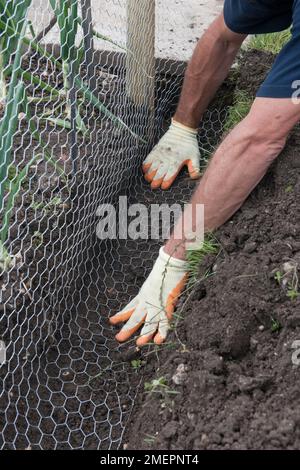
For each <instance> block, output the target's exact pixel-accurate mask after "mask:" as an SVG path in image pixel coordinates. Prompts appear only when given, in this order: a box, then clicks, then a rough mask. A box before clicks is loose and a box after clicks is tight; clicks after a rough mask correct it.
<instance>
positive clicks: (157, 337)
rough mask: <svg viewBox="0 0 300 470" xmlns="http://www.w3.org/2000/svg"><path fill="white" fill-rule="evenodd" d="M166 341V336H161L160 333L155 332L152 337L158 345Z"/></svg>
mask: <svg viewBox="0 0 300 470" xmlns="http://www.w3.org/2000/svg"><path fill="white" fill-rule="evenodd" d="M165 341H166V338H165V337H163V336H162V335H161V334H160V333H157V335H156V336H155V338H154V343H155V344H157V345H158V346H160V345H161V344H163V343H164V342H165Z"/></svg>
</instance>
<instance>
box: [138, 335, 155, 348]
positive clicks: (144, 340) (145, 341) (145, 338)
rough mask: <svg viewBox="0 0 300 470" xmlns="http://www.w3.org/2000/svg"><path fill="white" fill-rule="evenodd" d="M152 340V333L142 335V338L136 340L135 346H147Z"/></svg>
mask: <svg viewBox="0 0 300 470" xmlns="http://www.w3.org/2000/svg"><path fill="white" fill-rule="evenodd" d="M152 338H153V333H150V334H149V335H143V336H140V337H139V338H138V339H137V340H136V345H137V346H139V347H141V346H145V345H146V344H148V343H149V342H150V341H151V340H152Z"/></svg>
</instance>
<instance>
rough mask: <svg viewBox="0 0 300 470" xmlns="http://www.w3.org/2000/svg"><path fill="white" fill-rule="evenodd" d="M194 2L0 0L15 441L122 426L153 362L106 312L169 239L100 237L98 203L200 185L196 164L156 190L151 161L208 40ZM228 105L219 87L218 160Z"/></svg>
mask: <svg viewBox="0 0 300 470" xmlns="http://www.w3.org/2000/svg"><path fill="white" fill-rule="evenodd" d="M141 3H143V8H141ZM153 3H154V6H155V8H153ZM186 3H187V2H183V1H173V0H170V1H168V2H163V1H156V3H155V2H154V0H153V1H152V0H143V1H142V2H135V1H133V0H128V2H126V0H105V1H104V0H102V1H101V2H97V1H92V2H90V1H89V0H83V1H81V2H80V1H77V0H76V1H75V0H69V1H67V0H64V1H51V0H49V2H44V1H42V0H33V1H30V0H11V1H6V2H4V1H2V0H1V1H0V5H1V7H0V8H1V10H0V11H1V14H0V59H1V60H0V62H1V64H0V67H1V95H0V98H1V125H0V145H1V149H0V151H1V155H0V164H1V167H0V188H1V192H0V194H1V199H0V202H1V242H0V255H1V265H0V268H1V269H0V272H1V277H0V296H1V298H0V315H1V322H0V340H1V343H0V344H1V345H2V348H3V350H4V347H5V352H6V360H4V358H3V357H2V359H3V360H2V365H1V367H0V379H1V385H0V387H1V388H0V446H1V448H4V449H10V448H12V449H62V448H63V449H115V448H118V447H119V446H120V444H121V442H122V435H123V431H124V428H125V426H126V422H127V420H128V417H129V415H130V412H131V409H132V406H133V403H134V398H135V394H136V393H137V390H138V385H139V374H137V373H136V371H135V370H133V367H132V363H131V360H132V358H134V357H135V354H136V350H135V347H134V343H133V342H129V344H126V345H124V346H119V345H118V344H117V343H116V341H115V339H114V334H115V332H114V330H113V328H111V327H110V326H109V324H108V321H107V318H108V317H109V316H110V315H111V314H112V313H113V312H114V313H115V312H116V311H118V309H119V308H120V307H122V306H124V305H125V304H126V303H128V301H129V300H130V299H131V298H132V297H133V296H134V295H136V293H137V292H138V289H139V287H140V286H141V284H142V282H143V280H144V279H145V277H146V275H147V273H148V272H149V270H150V269H151V267H152V264H153V260H154V259H155V257H156V256H157V253H158V249H159V246H160V245H161V241H159V240H150V239H148V240H145V239H135V240H130V239H128V240H118V239H116V240H106V241H100V240H99V239H98V238H97V236H96V225H97V221H98V217H97V208H98V207H99V205H100V204H104V203H113V204H114V205H115V207H116V208H118V201H119V196H126V197H127V198H128V204H130V203H135V202H138V203H142V204H145V205H146V206H147V207H149V206H150V205H151V204H161V203H168V204H173V203H180V204H182V205H183V204H184V203H186V202H188V200H189V198H190V196H191V193H192V191H193V189H194V187H195V182H193V181H191V180H190V179H189V178H188V177H187V175H186V174H185V173H183V174H182V175H181V176H180V177H179V178H178V181H177V182H176V184H175V186H174V187H173V188H172V189H171V190H170V191H166V192H161V191H158V192H153V191H151V189H150V188H149V187H148V185H147V184H146V183H145V182H144V181H143V179H142V176H141V171H140V166H141V162H142V161H143V159H144V158H145V157H146V155H147V153H148V152H149V150H150V149H151V148H152V147H153V145H154V143H155V142H156V141H157V140H158V139H159V137H160V136H161V135H162V134H163V132H164V131H165V130H166V128H167V126H168V124H169V122H170V117H171V116H172V113H173V112H174V109H175V107H176V103H177V101H178V97H179V94H180V89H181V85H182V80H183V74H184V70H185V65H186V64H185V61H186V59H187V58H188V57H189V56H190V53H191V49H192V47H193V45H194V44H195V42H196V40H197V37H196V36H197V30H196V29H195V28H192V27H190V28H189V29H188V34H189V35H190V36H188V37H187V36H185V38H186V42H182V31H183V29H184V28H187V24H186V20H185V15H186V14H187V9H188V7H187V5H186ZM60 8H61V9H60ZM174 8H175V9H176V12H175V13H176V14H174ZM203 8H204V7H203ZM153 12H156V21H155V27H154V23H153V22H151V21H149V18H151V15H153ZM129 14H130V15H131V16H130V18H131V20H130V18H128V15H129ZM149 15H150V16H149ZM197 15H198V16H199V18H201V6H198V9H197ZM95 18H96V19H95ZM152 18H153V16H152ZM130 21H131V22H132V23H131V25H130ZM129 29H130V31H129ZM153 34H154V36H155V43H153ZM143 38H144V41H143V42H144V44H143V46H142V47H141V49H139V48H138V45H139V43H141V40H142V39H143ZM129 46H130V47H135V48H136V49H135V50H134V51H133V50H131V48H130V47H129ZM154 46H155V47H154ZM152 49H153V55H155V60H154V61H152V62H151V60H150V61H147V60H145V57H144V55H143V54H144V52H143V51H151V50H152ZM174 51H175V52H174ZM151 54H152V53H151ZM179 58H180V59H179ZM129 69H130V70H129ZM137 77H138V78H137ZM139 77H142V78H141V80H140V81H139ZM132 82H134V86H132ZM151 90H152V91H151ZM225 114H226V110H225V109H224V107H223V105H222V103H221V102H218V103H217V104H216V105H214V106H213V107H212V108H211V110H210V111H209V112H208V113H207V114H206V116H205V117H204V119H203V122H202V124H201V127H200V131H199V143H200V146H201V148H202V154H203V159H204V160H205V158H206V157H207V155H208V154H210V153H211V151H212V149H213V148H214V146H215V144H216V143H217V141H218V139H219V137H220V135H221V133H222V122H223V121H224V117H225Z"/></svg>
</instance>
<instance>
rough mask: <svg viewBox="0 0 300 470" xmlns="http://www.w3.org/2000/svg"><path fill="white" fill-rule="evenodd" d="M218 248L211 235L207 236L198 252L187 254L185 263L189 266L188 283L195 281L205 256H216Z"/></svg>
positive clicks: (192, 251)
mask: <svg viewBox="0 0 300 470" xmlns="http://www.w3.org/2000/svg"><path fill="white" fill-rule="evenodd" d="M218 251H219V246H218V243H217V241H216V240H215V238H214V237H213V235H207V237H206V239H205V241H204V243H203V245H202V247H201V248H200V249H199V250H191V251H188V253H187V261H188V265H189V274H190V282H191V283H193V282H195V281H196V280H197V276H198V272H199V266H200V264H201V262H202V261H203V259H204V257H205V256H207V255H216V254H217V253H218Z"/></svg>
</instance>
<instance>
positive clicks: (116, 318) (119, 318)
mask: <svg viewBox="0 0 300 470" xmlns="http://www.w3.org/2000/svg"><path fill="white" fill-rule="evenodd" d="M134 310H135V308H132V309H130V310H127V311H126V312H119V313H117V314H116V315H113V316H112V317H110V318H109V319H108V320H109V323H110V324H111V325H118V324H119V323H124V322H125V321H127V320H129V318H130V317H131V315H132V314H133V312H134Z"/></svg>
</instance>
